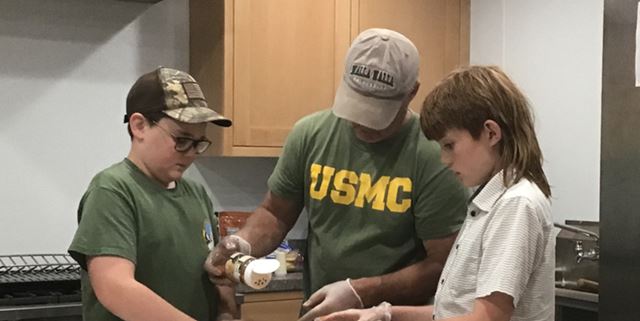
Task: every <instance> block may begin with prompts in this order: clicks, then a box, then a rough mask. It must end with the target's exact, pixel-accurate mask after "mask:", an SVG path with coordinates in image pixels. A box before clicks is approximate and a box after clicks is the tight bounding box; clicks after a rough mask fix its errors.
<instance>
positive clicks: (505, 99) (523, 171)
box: [420, 66, 551, 197]
mask: <svg viewBox="0 0 640 321" xmlns="http://www.w3.org/2000/svg"><path fill="white" fill-rule="evenodd" d="M487 120H493V121H495V122H496V123H498V125H499V126H500V129H501V131H502V140H501V142H500V144H499V147H498V148H499V154H500V158H501V159H500V165H502V167H503V169H504V171H503V173H504V183H505V185H507V186H509V185H511V184H512V183H515V182H518V181H519V180H520V179H521V178H523V177H524V178H526V179H529V180H531V181H532V182H534V183H535V184H536V185H538V187H539V188H540V190H542V192H543V193H544V195H545V196H547V197H550V196H551V188H550V187H549V183H548V181H547V177H546V176H545V173H544V171H543V169H542V151H541V150H540V146H539V144H538V140H537V138H536V133H535V129H534V125H533V116H532V113H531V107H530V106H529V102H528V101H527V98H526V97H525V96H524V94H523V93H522V92H521V91H520V90H519V89H518V87H517V86H516V85H515V84H514V83H513V81H511V79H509V77H508V76H507V75H506V74H505V73H504V72H503V71H502V70H501V69H500V68H499V67H496V66H469V67H464V68H460V69H457V70H455V71H453V72H452V73H450V74H449V75H448V76H447V77H446V78H445V79H443V80H442V81H440V83H438V84H437V85H436V87H435V88H434V89H433V90H432V91H431V92H430V93H429V95H428V96H427V98H426V99H425V101H424V104H423V106H422V111H421V113H420V123H421V126H422V132H423V133H424V135H425V136H426V137H427V138H428V139H430V140H440V139H441V138H442V137H443V136H444V135H445V133H446V131H447V130H449V129H464V130H467V131H469V133H470V134H471V136H472V137H473V138H474V139H478V138H479V137H480V133H481V132H482V129H483V126H484V123H485V121H487Z"/></svg>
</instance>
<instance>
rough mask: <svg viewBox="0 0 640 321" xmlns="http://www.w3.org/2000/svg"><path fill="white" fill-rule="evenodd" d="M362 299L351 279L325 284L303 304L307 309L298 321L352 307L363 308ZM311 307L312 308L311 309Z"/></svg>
mask: <svg viewBox="0 0 640 321" xmlns="http://www.w3.org/2000/svg"><path fill="white" fill-rule="evenodd" d="M363 307H364V306H363V305H362V299H361V298H360V296H359V295H358V293H357V292H356V290H355V289H354V288H353V286H352V285H351V280H350V279H346V280H344V281H338V282H334V283H331V284H327V285H325V286H323V287H322V288H321V289H320V290H318V291H316V292H315V293H313V294H312V295H311V297H310V298H309V300H307V301H306V302H305V303H303V304H302V308H303V309H304V310H305V311H307V312H306V313H305V314H304V315H303V316H302V317H301V318H300V319H299V320H298V321H312V320H314V319H315V318H317V317H319V316H321V315H327V314H329V313H332V312H336V311H342V310H346V309H351V308H360V309H361V308H363ZM309 309H311V310H309Z"/></svg>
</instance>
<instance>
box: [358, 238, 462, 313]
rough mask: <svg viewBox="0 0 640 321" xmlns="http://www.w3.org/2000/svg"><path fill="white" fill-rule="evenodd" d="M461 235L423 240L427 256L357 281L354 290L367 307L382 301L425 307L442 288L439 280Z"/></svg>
mask: <svg viewBox="0 0 640 321" xmlns="http://www.w3.org/2000/svg"><path fill="white" fill-rule="evenodd" d="M457 235H458V234H457V233H452V234H450V235H447V236H444V237H441V238H437V239H431V240H425V241H423V242H422V245H423V246H424V249H425V250H426V252H427V257H425V258H424V259H423V260H421V261H419V262H416V263H414V264H412V265H409V266H407V267H405V268H403V269H400V270H398V271H396V272H394V273H389V274H385V275H381V276H376V277H370V278H363V279H358V280H354V282H352V284H353V287H354V288H355V290H356V292H357V293H358V294H359V295H360V297H361V299H362V302H363V303H364V305H365V307H368V306H373V305H377V304H379V303H380V302H382V301H387V302H389V303H391V304H394V305H397V304H400V305H423V304H425V303H426V302H427V300H428V299H429V297H431V296H433V294H434V293H435V292H436V289H437V288H438V279H439V278H440V274H441V273H442V269H443V267H444V264H445V262H446V261H447V256H448V255H449V251H450V250H451V246H452V245H453V242H454V241H455V239H456V236H457Z"/></svg>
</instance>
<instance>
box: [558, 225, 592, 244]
mask: <svg viewBox="0 0 640 321" xmlns="http://www.w3.org/2000/svg"><path fill="white" fill-rule="evenodd" d="M553 226H555V227H557V228H560V229H563V230H567V231H571V232H574V233H579V234H583V235H586V236H588V237H592V238H594V239H595V240H596V241H598V240H599V239H600V235H598V233H595V232H592V231H589V230H587V229H583V228H580V227H578V226H572V225H566V224H560V223H553Z"/></svg>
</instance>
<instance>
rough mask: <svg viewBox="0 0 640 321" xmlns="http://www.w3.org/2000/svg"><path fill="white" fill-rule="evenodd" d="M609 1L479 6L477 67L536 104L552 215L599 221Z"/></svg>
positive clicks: (504, 1)
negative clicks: (498, 74) (492, 69)
mask: <svg viewBox="0 0 640 321" xmlns="http://www.w3.org/2000/svg"><path fill="white" fill-rule="evenodd" d="M602 27H603V1H602V0H536V1H531V0H499V1H498V0H472V1H471V63H473V64H496V65H499V66H501V67H502V68H503V69H504V70H505V71H506V72H507V73H508V74H509V75H510V76H511V77H512V78H513V79H514V81H515V82H516V83H517V84H518V85H519V86H520V88H521V89H522V90H523V91H524V92H525V94H527V96H528V97H529V99H530V101H531V103H532V105H533V109H534V112H535V114H536V130H537V133H538V139H539V141H540V144H541V145H542V146H541V147H542V150H543V153H544V156H545V164H544V167H545V171H546V173H547V176H548V178H549V180H550V183H551V185H552V186H551V187H552V193H553V215H554V218H555V220H556V221H557V222H563V221H564V220H566V219H579V220H591V221H599V206H600V202H599V198H600V115H601V88H602V86H601V84H602Z"/></svg>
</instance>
